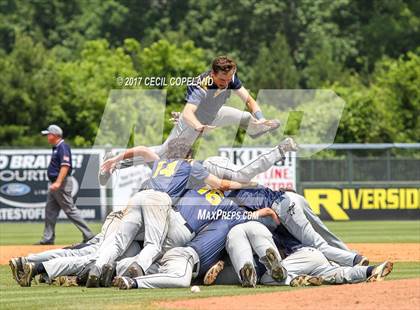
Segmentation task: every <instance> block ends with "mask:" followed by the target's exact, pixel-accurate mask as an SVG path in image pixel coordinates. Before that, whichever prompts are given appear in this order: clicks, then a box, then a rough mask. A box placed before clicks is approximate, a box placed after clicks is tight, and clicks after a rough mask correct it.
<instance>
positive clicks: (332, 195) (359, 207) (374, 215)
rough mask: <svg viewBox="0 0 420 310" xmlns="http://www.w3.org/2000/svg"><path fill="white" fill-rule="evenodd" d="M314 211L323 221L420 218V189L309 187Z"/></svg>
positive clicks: (308, 192)
mask: <svg viewBox="0 0 420 310" xmlns="http://www.w3.org/2000/svg"><path fill="white" fill-rule="evenodd" d="M303 193H304V196H305V198H306V199H307V200H308V202H309V204H310V206H311V208H312V210H313V211H314V212H315V214H317V215H319V216H320V217H321V219H323V220H336V221H338V220H341V221H347V220H419V219H420V212H419V211H420V200H419V199H420V188H418V187H409V186H407V187H406V186H401V187H375V188H373V187H367V186H366V187H365V186H354V187H351V188H349V187H346V188H305V189H304V190H303Z"/></svg>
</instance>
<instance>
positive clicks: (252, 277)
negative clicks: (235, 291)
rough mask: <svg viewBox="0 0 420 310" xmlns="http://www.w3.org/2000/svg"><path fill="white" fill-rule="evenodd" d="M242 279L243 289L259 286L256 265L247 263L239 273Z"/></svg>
mask: <svg viewBox="0 0 420 310" xmlns="http://www.w3.org/2000/svg"><path fill="white" fill-rule="evenodd" d="M239 273H240V275H241V279H242V287H256V286H257V273H256V272H255V268H254V265H253V264H251V263H245V265H244V266H243V267H242V268H241V270H240V271H239Z"/></svg>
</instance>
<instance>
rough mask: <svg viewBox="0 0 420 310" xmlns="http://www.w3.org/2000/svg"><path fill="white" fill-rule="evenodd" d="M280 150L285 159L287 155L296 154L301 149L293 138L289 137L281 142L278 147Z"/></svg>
mask: <svg viewBox="0 0 420 310" xmlns="http://www.w3.org/2000/svg"><path fill="white" fill-rule="evenodd" d="M278 149H279V151H280V153H281V155H282V156H283V157H285V153H287V152H296V151H297V150H298V149H299V147H298V144H297V143H296V141H295V140H294V139H293V138H291V137H287V138H286V139H284V140H283V141H282V142H280V144H279V145H278Z"/></svg>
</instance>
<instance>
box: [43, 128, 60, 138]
mask: <svg viewBox="0 0 420 310" xmlns="http://www.w3.org/2000/svg"><path fill="white" fill-rule="evenodd" d="M49 133H51V134H53V135H56V136H60V137H62V136H63V130H62V129H61V128H60V127H58V126H57V125H50V126H48V128H47V129H46V130H43V131H41V134H42V135H43V136H45V135H48V134H49Z"/></svg>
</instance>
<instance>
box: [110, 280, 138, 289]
mask: <svg viewBox="0 0 420 310" xmlns="http://www.w3.org/2000/svg"><path fill="white" fill-rule="evenodd" d="M134 284H135V282H134V280H133V279H131V278H129V277H116V278H115V281H114V286H117V287H118V288H119V289H120V290H130V289H132V288H134Z"/></svg>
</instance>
